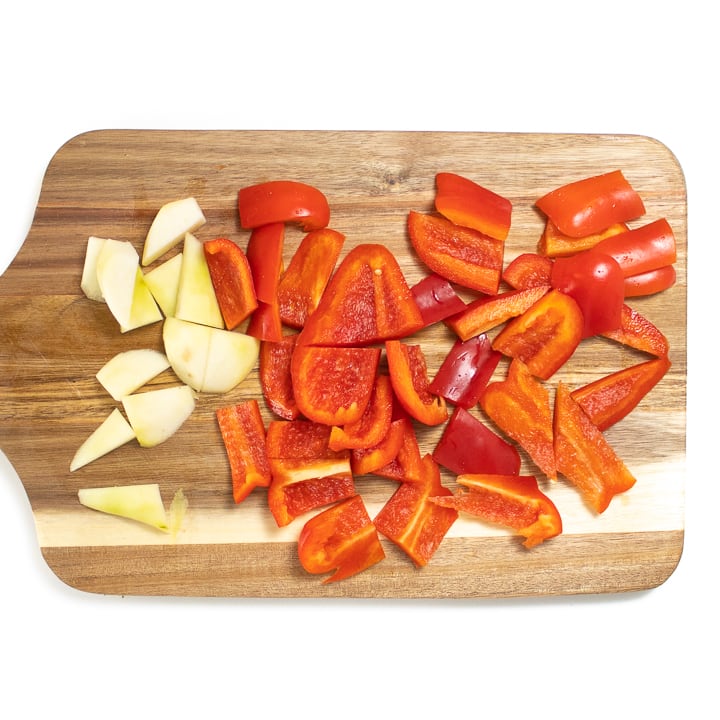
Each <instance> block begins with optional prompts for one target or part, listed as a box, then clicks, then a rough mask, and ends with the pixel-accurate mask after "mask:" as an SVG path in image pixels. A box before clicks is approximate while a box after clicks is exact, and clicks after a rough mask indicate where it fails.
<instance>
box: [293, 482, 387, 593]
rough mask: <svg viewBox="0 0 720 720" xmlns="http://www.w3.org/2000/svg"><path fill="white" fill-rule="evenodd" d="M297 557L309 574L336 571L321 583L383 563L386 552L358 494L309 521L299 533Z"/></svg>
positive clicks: (345, 576) (342, 577) (347, 576)
mask: <svg viewBox="0 0 720 720" xmlns="http://www.w3.org/2000/svg"><path fill="white" fill-rule="evenodd" d="M298 557H299V559H300V564H301V565H302V566H303V568H305V570H306V571H307V572H309V573H313V574H322V573H328V572H330V571H332V570H334V571H335V572H334V573H333V574H332V575H331V576H330V577H327V578H325V579H324V580H323V584H325V583H331V582H337V581H338V580H344V579H345V578H349V577H352V576H353V575H356V574H357V573H359V572H362V571H363V570H367V569H368V568H369V567H372V566H373V565H375V564H376V563H378V562H380V561H381V560H383V559H384V558H385V551H384V550H383V547H382V544H381V543H380V538H379V536H378V534H377V530H376V529H375V526H374V525H373V522H372V520H371V519H370V516H369V515H368V512H367V509H366V507H365V503H364V502H363V500H362V498H361V497H360V495H355V496H354V497H350V498H347V499H346V500H343V501H341V502H339V503H338V504H337V505H334V506H332V507H329V508H327V509H326V510H323V511H322V512H320V513H318V514H317V515H315V516H314V517H312V518H310V520H308V521H307V522H306V523H305V525H304V526H303V528H302V530H301V531H300V536H299V538H298Z"/></svg>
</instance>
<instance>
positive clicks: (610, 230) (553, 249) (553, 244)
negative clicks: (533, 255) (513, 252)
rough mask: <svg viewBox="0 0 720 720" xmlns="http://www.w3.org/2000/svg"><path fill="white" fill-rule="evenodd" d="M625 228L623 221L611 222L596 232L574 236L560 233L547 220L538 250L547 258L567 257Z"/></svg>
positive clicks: (587, 248)
mask: <svg viewBox="0 0 720 720" xmlns="http://www.w3.org/2000/svg"><path fill="white" fill-rule="evenodd" d="M626 230H628V226H627V225H626V224H625V223H613V224H612V225H610V227H607V228H605V229H604V230H602V231H600V232H598V233H594V234H592V235H586V236H585V237H579V238H575V237H570V236H568V235H565V234H563V233H561V232H560V231H559V230H558V229H557V227H555V225H554V224H553V222H552V220H548V221H547V222H546V223H545V230H544V231H543V234H542V236H541V237H540V241H539V242H538V252H539V253H540V254H541V255H545V256H546V257H548V258H556V257H567V256H568V255H574V254H575V253H577V252H582V251H583V250H590V248H593V247H595V246H596V245H597V244H598V243H599V242H600V241H601V240H604V239H605V238H607V237H611V236H613V235H618V234H619V233H623V232H625V231H626Z"/></svg>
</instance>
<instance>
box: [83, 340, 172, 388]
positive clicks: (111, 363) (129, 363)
mask: <svg viewBox="0 0 720 720" xmlns="http://www.w3.org/2000/svg"><path fill="white" fill-rule="evenodd" d="M169 367H170V362H169V361H168V359H167V357H166V355H165V353H162V352H160V351H159V350H152V349H150V348H137V349H134V350H125V351H124V352H120V353H118V354H117V355H114V356H113V357H112V358H110V360H108V361H107V362H106V363H105V365H103V366H102V367H101V368H100V370H98V372H97V374H96V375H95V377H96V378H97V380H98V382H99V383H100V384H101V385H102V386H103V387H104V388H105V389H106V390H107V391H108V392H109V393H110V395H111V396H112V398H113V400H122V398H123V397H125V395H130V394H131V393H134V392H135V391H136V390H138V389H139V388H141V387H142V386H143V385H145V383H147V382H149V381H150V380H152V379H153V378H154V377H156V376H157V375H159V374H160V373H161V372H163V371H165V370H167V369H168V368H169Z"/></svg>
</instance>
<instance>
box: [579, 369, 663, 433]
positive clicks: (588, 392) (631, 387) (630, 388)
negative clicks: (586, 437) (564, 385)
mask: <svg viewBox="0 0 720 720" xmlns="http://www.w3.org/2000/svg"><path fill="white" fill-rule="evenodd" d="M669 369H670V361H669V360H668V359H667V357H659V358H655V359H654V360H647V361H645V362H642V363H638V364H637V365H632V366H630V367H627V368H623V369H622V370H618V371H616V372H614V373H610V374H609V375H606V376H604V377H601V378H599V379H597V380H594V381H593V382H591V383H588V384H587V385H584V386H582V387H580V388H577V389H576V390H573V391H572V393H571V395H572V398H573V400H575V402H576V403H577V404H578V405H579V406H580V407H581V408H582V409H583V410H584V412H585V414H586V415H587V416H588V417H589V418H590V419H591V420H592V421H593V423H594V424H595V425H596V426H597V427H598V429H600V430H607V429H608V428H609V427H610V426H611V425H614V424H615V423H616V422H618V421H619V420H622V419H623V418H624V417H625V416H626V415H627V414H628V413H629V412H630V411H631V410H633V409H634V408H635V407H637V405H638V403H639V402H640V401H641V400H642V399H643V398H644V397H645V396H646V395H647V394H648V393H649V392H650V390H652V389H653V388H654V387H655V385H657V384H658V382H660V380H661V379H662V378H663V377H664V376H665V373H666V372H667V371H668V370H669Z"/></svg>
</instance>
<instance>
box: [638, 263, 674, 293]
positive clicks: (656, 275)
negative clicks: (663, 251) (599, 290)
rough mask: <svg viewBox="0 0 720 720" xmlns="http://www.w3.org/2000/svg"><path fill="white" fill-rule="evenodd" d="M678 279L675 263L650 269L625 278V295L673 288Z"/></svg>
mask: <svg viewBox="0 0 720 720" xmlns="http://www.w3.org/2000/svg"><path fill="white" fill-rule="evenodd" d="M676 280H677V273H676V272H675V266H674V265H665V266H664V267H659V268H657V269H656V270H648V271H647V272H644V273H638V274H637V275H630V276H629V277H626V278H625V297H626V298H629V297H641V296H642V295H654V294H655V293H659V292H662V291H663V290H667V289H668V288H671V287H672V286H673V285H674V284H675V281H676Z"/></svg>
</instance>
